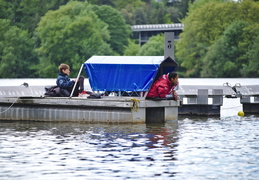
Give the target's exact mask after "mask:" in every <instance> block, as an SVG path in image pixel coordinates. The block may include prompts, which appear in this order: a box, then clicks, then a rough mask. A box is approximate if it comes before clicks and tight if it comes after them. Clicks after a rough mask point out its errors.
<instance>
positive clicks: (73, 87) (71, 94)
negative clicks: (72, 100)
mask: <svg viewBox="0 0 259 180" xmlns="http://www.w3.org/2000/svg"><path fill="white" fill-rule="evenodd" d="M83 66H84V64H82V65H81V68H80V70H79V72H78V75H77V78H76V80H77V81H78V78H79V76H80V74H81V72H82V69H83ZM77 81H76V82H75V84H74V87H73V90H72V92H71V94H70V97H72V96H73V93H74V91H75V88H76V83H77Z"/></svg>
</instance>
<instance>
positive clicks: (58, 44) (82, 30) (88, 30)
mask: <svg viewBox="0 0 259 180" xmlns="http://www.w3.org/2000/svg"><path fill="white" fill-rule="evenodd" d="M92 9H93V7H92V5H90V4H88V3H87V2H75V1H71V2H69V3H68V4H66V5H65V6H61V7H60V8H59V9H58V10H56V11H48V12H47V13H46V14H45V16H43V17H42V18H41V21H40V22H39V25H38V28H37V29H36V35H37V36H38V37H39V39H40V41H41V42H40V45H39V47H38V48H37V52H38V54H39V58H40V64H39V66H38V69H39V73H40V75H41V77H55V76H56V73H57V70H56V69H57V67H58V66H59V64H60V63H66V64H69V65H70V67H71V69H73V71H72V72H71V76H75V75H76V73H77V70H78V69H79V68H80V66H81V64H82V63H83V62H84V61H85V60H87V59H88V58H89V57H91V56H92V55H112V54H113V52H112V50H111V48H110V45H109V44H108V43H107V41H109V38H110V36H109V31H108V30H107V28H108V27H107V24H105V23H104V22H103V21H101V20H100V19H99V18H98V16H97V15H96V14H95V12H94V11H93V10H92Z"/></svg>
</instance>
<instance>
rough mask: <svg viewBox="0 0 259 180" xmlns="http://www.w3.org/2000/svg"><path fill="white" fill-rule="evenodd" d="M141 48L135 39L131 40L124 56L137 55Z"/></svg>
mask: <svg viewBox="0 0 259 180" xmlns="http://www.w3.org/2000/svg"><path fill="white" fill-rule="evenodd" d="M139 49H140V47H139V44H136V43H135V41H134V40H129V44H128V46H127V47H126V49H125V51H124V56H136V55H137V54H138V52H139Z"/></svg>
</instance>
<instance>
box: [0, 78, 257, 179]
mask: <svg viewBox="0 0 259 180" xmlns="http://www.w3.org/2000/svg"><path fill="white" fill-rule="evenodd" d="M23 82H28V83H29V85H43V84H46V85H49V84H55V80H54V79H48V80H47V79H37V80H35V79H2V80H1V79H0V86H4V85H14V84H16V85H20V84H22V83H23ZM226 82H229V83H230V84H231V85H235V83H240V84H241V85H253V84H259V79H181V80H180V83H181V84H184V85H187V84H193V85H195V84H199V85H204V84H207V85H222V84H223V83H226ZM240 110H242V105H241V104H240V103H239V99H224V102H223V106H222V107H221V115H220V117H196V116H187V117H181V116H179V118H178V120H177V121H173V122H167V123H164V124H137V125H136V124H135V125H134V124H87V123H78V122H73V123H54V122H33V121H31V122H9V121H1V122H0V179H1V180H5V179H8V180H9V179H18V180H19V179H21V180H23V179H24V180H25V179H26V180H28V179H29V180H30V179H40V180H41V179H42V180H45V179H53V180H54V179H55V180H56V179H58V180H70V179H94V180H95V179H96V180H98V179H101V180H102V179H112V180H114V179H115V180H116V179H118V180H120V179H177V180H182V179H184V180H185V179H190V180H203V179H204V180H205V179H220V180H221V179H235V180H236V179H238V180H239V179H240V180H244V179H251V180H252V179H258V176H259V116H258V115H246V116H244V117H239V116H237V112H238V111H240Z"/></svg>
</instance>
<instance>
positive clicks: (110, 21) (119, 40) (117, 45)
mask: <svg viewBox="0 0 259 180" xmlns="http://www.w3.org/2000/svg"><path fill="white" fill-rule="evenodd" d="M93 10H94V12H95V13H96V14H97V15H98V18H99V19H101V20H102V21H103V22H105V23H106V24H107V25H108V31H109V32H110V40H108V41H107V42H108V43H109V44H110V45H111V48H112V49H113V51H115V52H116V53H117V54H119V55H122V54H123V52H124V49H125V47H126V46H127V45H128V38H129V36H130V34H131V28H130V26H129V25H127V24H126V23H125V19H124V18H123V17H122V15H121V14H120V12H119V11H117V10H116V9H114V8H112V7H110V6H93Z"/></svg>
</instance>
